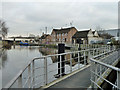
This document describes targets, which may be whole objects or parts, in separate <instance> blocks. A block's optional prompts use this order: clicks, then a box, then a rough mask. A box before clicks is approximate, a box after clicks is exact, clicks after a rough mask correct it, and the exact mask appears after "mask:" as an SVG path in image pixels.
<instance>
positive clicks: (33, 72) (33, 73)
mask: <svg viewBox="0 0 120 90" xmlns="http://www.w3.org/2000/svg"><path fill="white" fill-rule="evenodd" d="M34 69H35V65H34V60H33V62H32V88H34V87H33V86H34V84H35V79H34V77H35V71H34Z"/></svg>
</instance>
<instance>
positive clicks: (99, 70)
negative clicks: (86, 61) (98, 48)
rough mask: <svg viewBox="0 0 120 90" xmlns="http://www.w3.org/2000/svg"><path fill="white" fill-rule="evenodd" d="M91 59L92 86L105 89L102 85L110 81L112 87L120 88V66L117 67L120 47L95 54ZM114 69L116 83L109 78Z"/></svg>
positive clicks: (119, 60)
mask: <svg viewBox="0 0 120 90" xmlns="http://www.w3.org/2000/svg"><path fill="white" fill-rule="evenodd" d="M90 61H91V87H92V88H99V89H101V90H103V89H104V88H105V87H104V86H103V85H102V84H103V82H104V83H108V84H109V85H110V86H111V89H120V68H118V67H115V66H116V65H117V64H118V62H120V48H119V49H116V50H112V51H109V52H106V53H103V54H100V55H97V56H94V57H93V58H91V59H90ZM112 71H115V72H114V73H115V74H114V77H112V78H116V83H113V82H114V81H112V80H111V79H107V77H108V75H110V73H111V72H112ZM106 87H107V86H106Z"/></svg>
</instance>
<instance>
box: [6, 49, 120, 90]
mask: <svg viewBox="0 0 120 90" xmlns="http://www.w3.org/2000/svg"><path fill="white" fill-rule="evenodd" d="M63 56H64V60H62V59H63ZM52 57H56V58H59V59H60V61H59V62H57V63H56V64H55V65H54V64H53V63H50V58H52ZM39 61H40V62H39ZM119 61H120V49H115V48H112V49H110V48H109V47H101V48H93V49H86V50H81V51H74V52H67V53H62V54H55V55H48V56H43V57H40V58H35V59H33V60H32V61H30V62H29V63H28V64H27V66H25V67H24V69H22V70H21V71H20V72H19V73H18V75H17V76H16V77H15V78H14V79H13V80H12V81H11V82H10V83H8V85H7V86H6V87H5V88H34V89H38V90H39V89H48V90H49V89H56V88H79V89H80V88H81V89H86V88H98V89H103V88H115V89H116V88H117V89H120V83H119V82H120V69H119ZM38 63H43V65H41V66H39V64H38ZM74 63H75V64H74ZM37 65H38V66H37ZM115 66H118V67H115ZM42 71H44V72H42ZM113 71H114V72H115V73H116V74H115V75H113V73H112V72H113ZM113 76H115V77H113ZM111 77H112V78H115V79H114V80H111Z"/></svg>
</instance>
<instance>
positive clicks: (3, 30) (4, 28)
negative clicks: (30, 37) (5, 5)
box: [0, 20, 8, 39]
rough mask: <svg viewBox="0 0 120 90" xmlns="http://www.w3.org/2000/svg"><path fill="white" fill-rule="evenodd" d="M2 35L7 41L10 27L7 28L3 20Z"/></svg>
mask: <svg viewBox="0 0 120 90" xmlns="http://www.w3.org/2000/svg"><path fill="white" fill-rule="evenodd" d="M0 34H1V35H2V37H3V39H5V38H6V36H7V34H8V27H7V26H6V23H5V22H4V21H2V20H0Z"/></svg>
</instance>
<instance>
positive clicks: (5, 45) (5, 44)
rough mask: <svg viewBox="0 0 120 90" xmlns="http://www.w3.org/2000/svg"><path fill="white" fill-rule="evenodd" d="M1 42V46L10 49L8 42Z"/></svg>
mask: <svg viewBox="0 0 120 90" xmlns="http://www.w3.org/2000/svg"><path fill="white" fill-rule="evenodd" d="M2 44H3V46H2V47H3V48H5V49H11V44H9V43H8V42H6V41H3V42H2Z"/></svg>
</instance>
